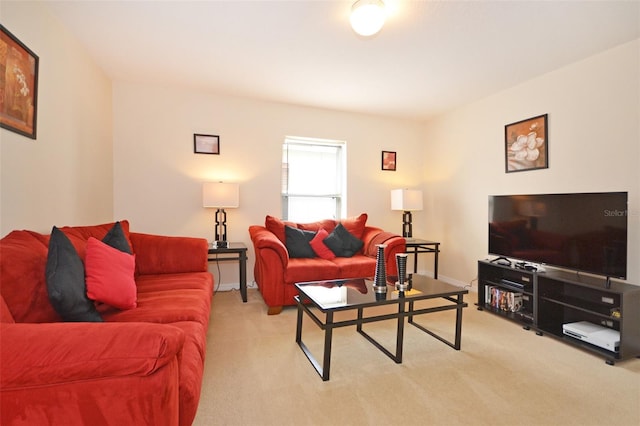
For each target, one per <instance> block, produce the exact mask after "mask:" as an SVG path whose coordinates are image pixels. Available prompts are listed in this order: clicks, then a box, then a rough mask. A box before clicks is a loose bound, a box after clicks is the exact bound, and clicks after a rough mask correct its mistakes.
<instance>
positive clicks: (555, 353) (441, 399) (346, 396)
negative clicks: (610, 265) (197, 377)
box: [194, 289, 640, 426]
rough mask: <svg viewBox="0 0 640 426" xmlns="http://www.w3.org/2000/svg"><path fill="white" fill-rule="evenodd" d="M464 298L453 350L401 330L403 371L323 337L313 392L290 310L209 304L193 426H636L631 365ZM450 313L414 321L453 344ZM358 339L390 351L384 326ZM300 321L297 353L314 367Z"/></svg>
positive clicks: (231, 299)
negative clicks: (324, 362)
mask: <svg viewBox="0 0 640 426" xmlns="http://www.w3.org/2000/svg"><path fill="white" fill-rule="evenodd" d="M475 297H476V294H475V293H470V294H469V295H467V296H466V297H465V301H467V302H468V303H469V307H468V308H466V309H465V310H464V314H463V326H462V349H461V350H460V351H456V350H454V349H452V348H450V347H449V346H446V345H445V344H443V343H442V342H440V341H438V340H436V339H434V338H433V337H431V336H429V335H427V334H425V333H423V332H421V331H420V330H418V329H417V328H415V327H412V326H406V327H405V342H404V357H403V363H402V364H395V363H394V362H393V361H392V360H391V359H389V358H388V357H387V356H385V355H384V354H383V353H382V352H380V351H379V350H378V349H376V348H375V347H374V346H373V345H371V343H369V342H368V341H366V340H365V339H364V338H363V337H362V336H360V335H359V334H358V333H357V332H356V330H355V327H345V328H340V329H336V330H335V331H334V335H333V351H332V358H331V380H330V381H328V382H323V381H322V379H321V378H320V377H319V376H318V375H317V373H316V372H315V370H314V369H313V367H312V366H311V364H310V363H309V361H308V360H307V358H306V357H305V356H304V354H303V353H302V351H301V350H300V348H299V347H298V345H297V344H296V343H295V326H296V309H295V308H294V307H290V308H285V309H284V311H283V312H282V314H280V315H277V316H267V314H266V306H265V305H264V302H263V301H262V298H261V296H260V293H259V292H258V291H257V290H255V289H250V290H249V301H248V303H242V301H241V299H240V295H239V293H238V292H237V291H233V292H220V293H217V294H216V295H215V296H214V299H213V307H212V316H211V325H210V327H209V335H208V348H207V351H208V352H207V358H206V364H205V374H204V379H203V385H202V394H201V397H200V406H199V409H198V414H197V416H196V420H195V423H194V425H197V426H205V425H288V424H295V425H581V426H584V425H608V426H623V425H629V426H632V425H633V426H637V425H640V359H637V358H634V359H631V360H629V361H625V362H619V363H617V364H616V365H615V366H609V365H606V364H605V361H604V359H602V358H599V357H597V356H595V355H592V354H590V353H587V352H585V351H582V350H580V349H577V348H575V347H572V346H569V345H565V344H563V343H562V342H560V341H558V340H556V339H553V338H551V337H546V336H537V335H536V334H535V332H533V331H526V330H524V329H522V328H521V327H520V326H519V325H517V324H515V323H513V322H510V321H507V320H505V319H502V318H499V317H497V316H495V315H492V314H490V313H488V312H480V311H477V310H476V307H475V306H474V305H473V303H474V301H475V299H474V298H475ZM454 315H455V314H454V312H442V313H435V314H428V315H425V316H422V317H419V319H418V320H417V321H418V322H420V323H421V324H424V325H425V326H427V327H429V328H431V329H433V330H437V331H438V332H440V333H442V334H443V335H444V336H445V337H447V338H448V339H449V340H452V339H453V335H454V328H453V324H454V321H455V318H454ZM364 328H365V330H366V331H367V332H369V333H370V334H371V335H373V336H374V337H375V338H376V339H378V340H379V341H381V342H382V343H383V344H384V345H385V346H386V347H387V348H390V349H393V348H395V345H394V338H395V337H394V335H395V334H394V333H395V323H394V322H393V321H384V322H381V323H375V324H368V325H365V326H364ZM321 338H322V334H321V331H320V329H318V327H317V326H316V325H315V324H314V323H313V322H311V321H310V320H308V318H306V317H305V322H304V328H303V341H305V343H307V345H308V346H309V347H310V348H311V350H312V351H313V352H314V354H315V355H316V357H317V358H318V359H321V351H322V346H321V345H322V340H321Z"/></svg>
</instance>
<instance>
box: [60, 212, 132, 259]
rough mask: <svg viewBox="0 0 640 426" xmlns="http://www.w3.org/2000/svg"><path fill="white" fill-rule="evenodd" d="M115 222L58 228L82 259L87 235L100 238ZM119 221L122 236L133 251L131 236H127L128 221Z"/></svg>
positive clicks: (104, 235) (84, 253) (105, 234)
mask: <svg viewBox="0 0 640 426" xmlns="http://www.w3.org/2000/svg"><path fill="white" fill-rule="evenodd" d="M116 223H118V222H111V223H103V224H100V225H91V226H64V227H61V228H60V230H61V231H62V232H64V234H65V235H66V236H67V237H68V238H69V241H71V244H73V246H74V247H75V248H76V251H77V252H78V255H79V256H80V259H82V260H83V261H84V257H85V255H86V247H87V240H88V239H89V237H93V238H96V239H98V240H102V239H103V238H105V237H106V236H107V234H108V233H109V231H111V230H113V229H114V226H115V225H116ZM119 223H120V227H121V228H122V232H123V234H124V237H125V239H126V240H127V243H128V245H129V247H131V250H132V251H133V244H131V238H130V236H129V222H128V221H126V220H121V221H120V222H119ZM114 232H115V231H114Z"/></svg>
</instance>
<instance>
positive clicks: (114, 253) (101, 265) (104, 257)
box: [85, 237, 136, 309]
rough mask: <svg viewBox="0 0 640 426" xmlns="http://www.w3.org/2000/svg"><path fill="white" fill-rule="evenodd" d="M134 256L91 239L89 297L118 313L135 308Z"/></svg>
mask: <svg viewBox="0 0 640 426" xmlns="http://www.w3.org/2000/svg"><path fill="white" fill-rule="evenodd" d="M135 268H136V265H135V255H132V254H129V253H126V252H124V251H120V250H118V249H117V248H114V247H111V246H109V245H107V244H105V243H104V242H102V241H98V240H97V239H95V238H93V237H89V240H88V241H87V255H86V258H85V275H86V284H87V296H88V297H89V299H91V300H95V301H97V302H102V303H106V304H107V305H109V306H113V307H115V308H118V309H133V308H135V307H136V282H135V281H134V279H133V274H134V271H135Z"/></svg>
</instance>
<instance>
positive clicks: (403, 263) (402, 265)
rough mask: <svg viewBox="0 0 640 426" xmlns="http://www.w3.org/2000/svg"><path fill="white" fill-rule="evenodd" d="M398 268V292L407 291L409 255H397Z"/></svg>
mask: <svg viewBox="0 0 640 426" xmlns="http://www.w3.org/2000/svg"><path fill="white" fill-rule="evenodd" d="M396 266H397V267H398V281H396V290H398V291H406V290H408V287H409V284H408V283H407V254H406V253H397V254H396Z"/></svg>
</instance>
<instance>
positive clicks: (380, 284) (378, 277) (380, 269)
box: [373, 244, 387, 293]
mask: <svg viewBox="0 0 640 426" xmlns="http://www.w3.org/2000/svg"><path fill="white" fill-rule="evenodd" d="M376 247H378V252H377V254H376V274H375V277H374V278H373V290H374V291H375V292H376V293H386V292H387V268H386V266H385V264H384V249H385V247H387V245H386V244H378V245H377V246H376Z"/></svg>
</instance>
